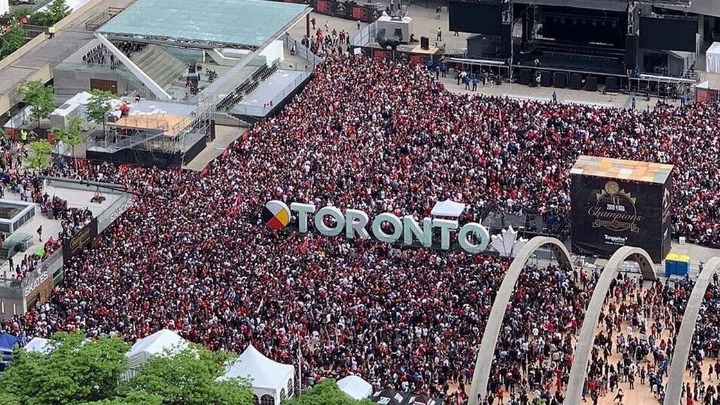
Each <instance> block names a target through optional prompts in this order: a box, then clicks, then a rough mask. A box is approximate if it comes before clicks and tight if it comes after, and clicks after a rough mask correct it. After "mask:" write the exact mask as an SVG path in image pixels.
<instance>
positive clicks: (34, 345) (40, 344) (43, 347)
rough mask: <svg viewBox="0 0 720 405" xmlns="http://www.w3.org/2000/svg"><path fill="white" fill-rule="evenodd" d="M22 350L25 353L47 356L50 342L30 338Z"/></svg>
mask: <svg viewBox="0 0 720 405" xmlns="http://www.w3.org/2000/svg"><path fill="white" fill-rule="evenodd" d="M23 349H25V351H26V352H34V353H40V354H48V353H50V350H51V347H50V340H48V339H45V338H41V337H35V338H32V339H31V340H30V341H29V342H28V343H27V344H26V345H25V347H23Z"/></svg>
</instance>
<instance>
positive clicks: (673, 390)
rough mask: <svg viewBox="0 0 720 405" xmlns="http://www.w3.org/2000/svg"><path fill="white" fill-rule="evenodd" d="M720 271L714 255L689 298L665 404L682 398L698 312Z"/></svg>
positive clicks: (672, 363) (670, 372)
mask: <svg viewBox="0 0 720 405" xmlns="http://www.w3.org/2000/svg"><path fill="white" fill-rule="evenodd" d="M719 272H720V258H718V257H713V258H712V259H710V260H709V261H708V262H707V264H706V265H705V268H704V269H703V271H702V272H700V275H699V276H698V279H697V281H696V282H695V286H694V287H693V290H692V292H691V293H690V299H688V302H687V305H686V306H685V314H683V319H682V323H680V330H679V331H678V334H677V345H675V352H674V353H673V356H672V362H671V363H670V370H669V371H668V380H667V381H668V383H667V389H666V390H665V402H664V405H675V404H679V403H680V401H681V400H682V390H683V384H684V382H683V377H684V376H685V370H686V369H687V361H688V356H689V355H690V349H691V348H692V342H693V339H692V338H693V334H694V333H695V324H696V323H697V318H698V314H699V313H700V307H701V306H702V304H703V300H705V292H706V291H707V288H708V286H709V285H710V282H711V281H712V279H713V276H714V275H715V274H718V273H719Z"/></svg>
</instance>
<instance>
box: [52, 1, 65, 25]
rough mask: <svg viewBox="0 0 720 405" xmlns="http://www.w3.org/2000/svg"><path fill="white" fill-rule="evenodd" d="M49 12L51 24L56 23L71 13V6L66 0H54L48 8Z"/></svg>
mask: <svg viewBox="0 0 720 405" xmlns="http://www.w3.org/2000/svg"><path fill="white" fill-rule="evenodd" d="M47 13H48V14H49V15H50V17H51V18H50V24H48V26H50V25H55V24H56V23H57V22H58V21H60V20H62V19H63V18H65V17H67V16H68V15H70V7H68V5H67V3H66V2H65V0H53V1H52V2H51V3H50V4H49V5H48V8H47Z"/></svg>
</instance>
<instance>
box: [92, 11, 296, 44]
mask: <svg viewBox="0 0 720 405" xmlns="http://www.w3.org/2000/svg"><path fill="white" fill-rule="evenodd" d="M200 11H202V12H200ZM309 12H310V8H309V7H308V6H306V5H302V4H293V3H282V2H274V1H264V0H203V1H202V2H199V3H198V2H197V0H137V1H136V2H135V4H133V5H132V6H130V7H128V8H127V9H126V10H125V11H123V12H122V13H120V15H118V16H116V17H115V18H113V19H112V20H110V21H109V22H107V23H106V24H105V25H103V26H102V27H100V29H99V30H98V31H97V32H99V33H102V34H107V35H109V36H111V37H132V38H135V39H144V40H155V41H172V42H180V43H185V44H187V43H192V44H197V45H201V46H202V45H204V46H212V47H219V46H225V47H233V46H235V47H260V46H262V45H263V44H264V43H265V42H267V41H268V40H269V39H272V37H273V36H274V35H277V33H279V32H281V31H284V30H287V29H289V28H290V27H292V26H293V25H295V24H296V23H297V22H298V21H300V19H301V18H302V17H303V16H305V15H306V14H308V13H309Z"/></svg>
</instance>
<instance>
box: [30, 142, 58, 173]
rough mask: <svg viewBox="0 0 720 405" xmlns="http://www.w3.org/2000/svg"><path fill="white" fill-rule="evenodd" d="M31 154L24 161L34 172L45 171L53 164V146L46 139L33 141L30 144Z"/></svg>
mask: <svg viewBox="0 0 720 405" xmlns="http://www.w3.org/2000/svg"><path fill="white" fill-rule="evenodd" d="M28 149H30V153H29V154H28V155H27V156H26V157H25V158H24V159H23V161H24V163H25V164H26V165H27V166H28V167H29V168H30V169H33V170H38V171H39V170H43V169H46V168H48V167H50V165H51V164H52V145H50V142H48V141H46V140H45V139H42V140H39V141H33V142H30V143H29V144H28Z"/></svg>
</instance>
